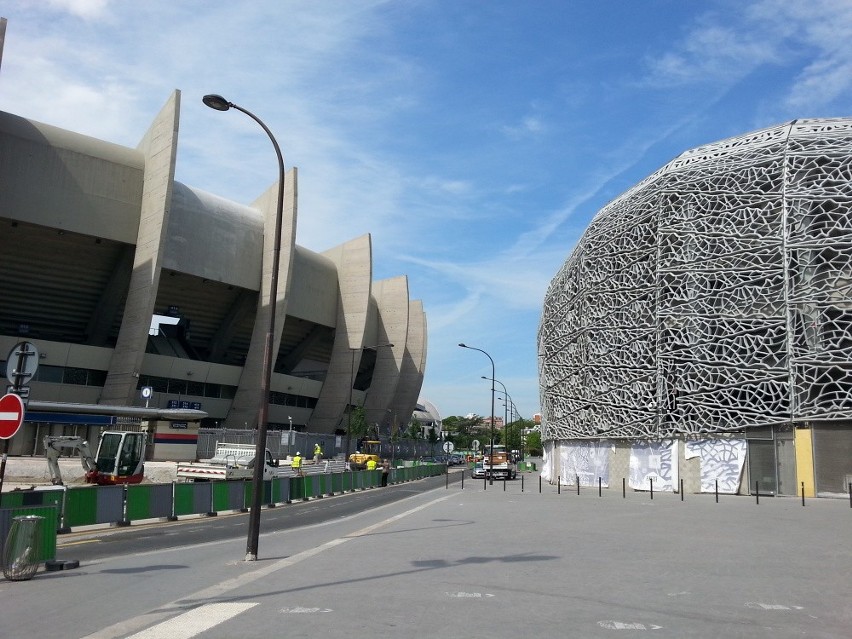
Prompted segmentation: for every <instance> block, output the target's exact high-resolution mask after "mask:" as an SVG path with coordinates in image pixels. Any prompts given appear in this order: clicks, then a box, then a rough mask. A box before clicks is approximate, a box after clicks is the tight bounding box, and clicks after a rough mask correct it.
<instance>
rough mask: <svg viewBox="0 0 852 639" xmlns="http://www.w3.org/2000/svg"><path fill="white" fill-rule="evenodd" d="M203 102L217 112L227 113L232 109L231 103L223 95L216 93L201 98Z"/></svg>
mask: <svg viewBox="0 0 852 639" xmlns="http://www.w3.org/2000/svg"><path fill="white" fill-rule="evenodd" d="M201 101H202V102H203V103H204V104H206V105H207V106H209V107H210V108H211V109H216V110H217V111H227V110H228V109H230V108H231V103H230V102H228V101H227V100H226V99H225V98H223V97H222V96H221V95H216V94H215V93H210V94H209V95H205V96H204V97H203V98H201Z"/></svg>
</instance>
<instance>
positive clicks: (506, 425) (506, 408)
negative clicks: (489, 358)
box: [482, 375, 514, 452]
mask: <svg viewBox="0 0 852 639" xmlns="http://www.w3.org/2000/svg"><path fill="white" fill-rule="evenodd" d="M482 379H488V378H487V377H486V376H485V375H483V376H482ZM494 381H495V382H497V383H498V384H500V386H502V387H503V393H504V394H505V395H506V397H505V398H504V399H505V400H506V401H505V403H504V404H503V409H504V410H503V419H504V422H503V432H504V433H505V438H506V452H509V402H511V401H512V396H511V395H509V391H507V390H506V385H505V384H504V383H503V382H501V381H500V380H499V379H495V380H494ZM512 403H514V402H512Z"/></svg>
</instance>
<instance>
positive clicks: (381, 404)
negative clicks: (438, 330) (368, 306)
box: [364, 275, 408, 434]
mask: <svg viewBox="0 0 852 639" xmlns="http://www.w3.org/2000/svg"><path fill="white" fill-rule="evenodd" d="M373 299H375V301H376V307H377V309H378V326H377V327H376V343H377V344H393V348H380V349H379V350H378V352H377V354H376V368H375V370H374V371H373V380H372V383H371V384H370V389H369V390H368V391H367V397H366V399H365V401H364V410H365V418H366V420H367V423H368V424H379V427H380V432H381V433H382V434H390V430H391V427H392V426H398V424H399V419H398V418H399V416H394V414H393V411H392V410H391V403H392V402H393V399H394V397H395V395H396V389H397V386H398V385H399V376H400V372H401V371H402V360H403V356H404V355H405V345H406V342H407V341H408V277H406V276H405V275H401V276H399V277H393V278H390V279H387V280H381V281H378V282H375V283H374V284H373Z"/></svg>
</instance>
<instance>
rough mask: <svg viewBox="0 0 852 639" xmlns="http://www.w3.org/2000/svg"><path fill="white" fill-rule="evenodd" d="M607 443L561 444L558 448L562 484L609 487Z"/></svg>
mask: <svg viewBox="0 0 852 639" xmlns="http://www.w3.org/2000/svg"><path fill="white" fill-rule="evenodd" d="M611 449H612V445H611V444H610V443H609V442H607V441H592V442H562V444H561V446H560V447H559V452H560V459H559V474H560V476H561V477H562V483H563V484H569V485H576V484H577V480H578V479H579V480H580V485H581V486H597V485H598V480H600V484H601V486H603V487H607V488H608V487H609V454H610V450H611Z"/></svg>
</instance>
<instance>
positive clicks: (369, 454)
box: [349, 440, 382, 470]
mask: <svg viewBox="0 0 852 639" xmlns="http://www.w3.org/2000/svg"><path fill="white" fill-rule="evenodd" d="M381 455H382V442H379V441H375V440H367V441H365V442H362V449H361V450H358V451H355V452H354V453H352V454H351V455H349V463H350V464H353V465H354V466H355V467H356V468H358V469H359V470H363V469H364V468H366V467H367V462H368V461H369V460H370V459H372V460H373V461H375V462H376V463H377V464H381V463H382V456H381Z"/></svg>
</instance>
